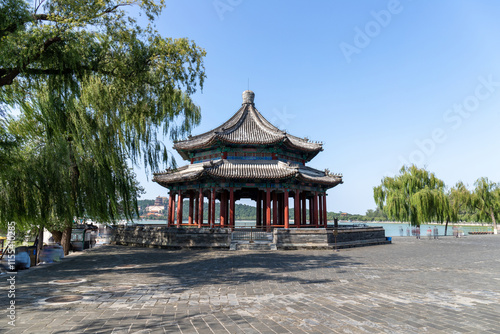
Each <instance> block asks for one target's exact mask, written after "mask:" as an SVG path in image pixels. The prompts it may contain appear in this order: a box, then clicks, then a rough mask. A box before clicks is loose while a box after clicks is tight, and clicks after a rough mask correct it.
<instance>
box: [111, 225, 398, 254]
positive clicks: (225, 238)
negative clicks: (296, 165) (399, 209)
mask: <svg viewBox="0 0 500 334" xmlns="http://www.w3.org/2000/svg"><path fill="white" fill-rule="evenodd" d="M238 233H242V232H241V231H238V230H232V229H230V228H182V227H180V228H176V227H167V226H121V227H118V228H116V229H115V231H114V232H113V234H112V236H111V243H112V244H116V245H126V246H136V247H153V248H170V249H183V248H188V249H189V248H194V249H252V248H244V247H242V248H238V247H235V243H241V244H245V243H247V244H252V243H255V244H261V245H262V244H265V243H268V244H269V247H268V248H262V249H270V250H271V249H272V250H276V249H277V250H293V249H341V248H350V247H360V246H372V245H382V244H389V243H391V241H390V240H388V238H386V237H385V230H384V229H383V228H382V227H357V226H350V227H349V226H347V227H344V226H343V227H342V228H338V229H334V228H289V229H284V228H275V229H273V230H271V231H270V232H262V231H260V232H259V233H266V234H267V235H266V236H265V238H264V239H265V240H268V241H262V240H261V241H259V240H258V239H257V238H256V237H258V236H257V235H252V234H251V233H253V232H251V231H250V232H248V230H247V231H246V232H244V233H246V234H245V235H243V236H245V237H246V238H243V239H242V238H240V237H239V236H238ZM248 233H250V234H248ZM236 239H239V240H236ZM253 249H255V248H253Z"/></svg>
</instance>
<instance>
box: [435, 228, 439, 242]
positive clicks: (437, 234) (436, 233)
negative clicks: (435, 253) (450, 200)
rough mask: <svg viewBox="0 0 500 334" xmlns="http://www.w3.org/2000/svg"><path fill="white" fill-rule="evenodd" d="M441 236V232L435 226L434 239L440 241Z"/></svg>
mask: <svg viewBox="0 0 500 334" xmlns="http://www.w3.org/2000/svg"><path fill="white" fill-rule="evenodd" d="M438 236H439V230H438V227H437V226H434V239H438Z"/></svg>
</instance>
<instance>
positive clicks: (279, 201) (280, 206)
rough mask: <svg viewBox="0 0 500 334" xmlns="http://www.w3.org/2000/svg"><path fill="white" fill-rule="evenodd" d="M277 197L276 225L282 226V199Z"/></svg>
mask: <svg viewBox="0 0 500 334" xmlns="http://www.w3.org/2000/svg"><path fill="white" fill-rule="evenodd" d="M277 197H278V222H277V223H278V225H283V224H284V223H283V197H282V196H281V194H277Z"/></svg>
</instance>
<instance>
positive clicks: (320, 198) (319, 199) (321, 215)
mask: <svg viewBox="0 0 500 334" xmlns="http://www.w3.org/2000/svg"><path fill="white" fill-rule="evenodd" d="M317 198H318V204H319V219H318V226H322V225H323V201H322V196H321V193H319V194H318V197H317Z"/></svg>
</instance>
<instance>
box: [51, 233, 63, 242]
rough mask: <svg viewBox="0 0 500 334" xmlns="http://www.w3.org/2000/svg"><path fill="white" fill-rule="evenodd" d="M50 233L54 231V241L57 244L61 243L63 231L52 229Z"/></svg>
mask: <svg viewBox="0 0 500 334" xmlns="http://www.w3.org/2000/svg"><path fill="white" fill-rule="evenodd" d="M50 233H52V238H54V242H55V243H56V244H60V243H61V239H62V232H61V231H50Z"/></svg>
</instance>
